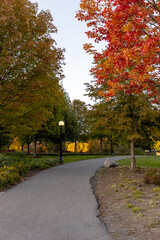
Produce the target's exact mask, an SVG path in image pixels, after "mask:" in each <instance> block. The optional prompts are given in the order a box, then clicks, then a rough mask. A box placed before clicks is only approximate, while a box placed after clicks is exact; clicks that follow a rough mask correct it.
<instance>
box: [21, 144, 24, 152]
mask: <svg viewBox="0 0 160 240" xmlns="http://www.w3.org/2000/svg"><path fill="white" fill-rule="evenodd" d="M23 147H24V144H23V143H22V145H21V151H22V152H23Z"/></svg>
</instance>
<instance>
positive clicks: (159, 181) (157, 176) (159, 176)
mask: <svg viewBox="0 0 160 240" xmlns="http://www.w3.org/2000/svg"><path fill="white" fill-rule="evenodd" d="M144 181H145V183H147V184H156V185H160V170H158V169H157V168H153V169H150V170H148V171H147V172H146V173H145V177H144Z"/></svg>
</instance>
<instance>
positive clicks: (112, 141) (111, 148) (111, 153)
mask: <svg viewBox="0 0 160 240" xmlns="http://www.w3.org/2000/svg"><path fill="white" fill-rule="evenodd" d="M113 155H114V153H113V139H112V135H111V156H113Z"/></svg>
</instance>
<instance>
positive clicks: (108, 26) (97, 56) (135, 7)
mask: <svg viewBox="0 0 160 240" xmlns="http://www.w3.org/2000/svg"><path fill="white" fill-rule="evenodd" d="M76 17H77V18H78V19H79V20H80V21H85V22H86V23H87V27H88V31H87V32H86V34H87V35H88V37H89V38H93V39H94V40H95V42H101V41H105V42H106V48H105V49H104V50H103V51H102V52H101V53H98V52H97V51H96V50H95V49H94V47H93V46H92V44H86V45H85V46H84V48H85V50H86V51H87V52H89V53H92V54H93V56H94V61H95V66H94V67H93V68H92V69H91V72H92V73H94V75H95V76H96V78H97V81H98V83H99V84H102V85H105V86H106V90H105V91H103V92H101V94H102V95H103V96H104V97H106V99H107V98H110V97H112V96H114V95H115V94H116V93H117V92H118V91H124V92H125V93H126V94H131V93H133V92H134V93H137V94H138V93H140V92H144V91H146V94H148V95H149V96H150V97H154V101H155V102H156V101H158V100H159V76H160V1H159V0H123V1H122V0H81V3H80V10H79V11H78V13H77V15H76Z"/></svg>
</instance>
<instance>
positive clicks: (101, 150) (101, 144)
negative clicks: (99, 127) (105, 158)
mask: <svg viewBox="0 0 160 240" xmlns="http://www.w3.org/2000/svg"><path fill="white" fill-rule="evenodd" d="M102 146H103V138H102V137H101V139H100V154H103V147H102Z"/></svg>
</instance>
